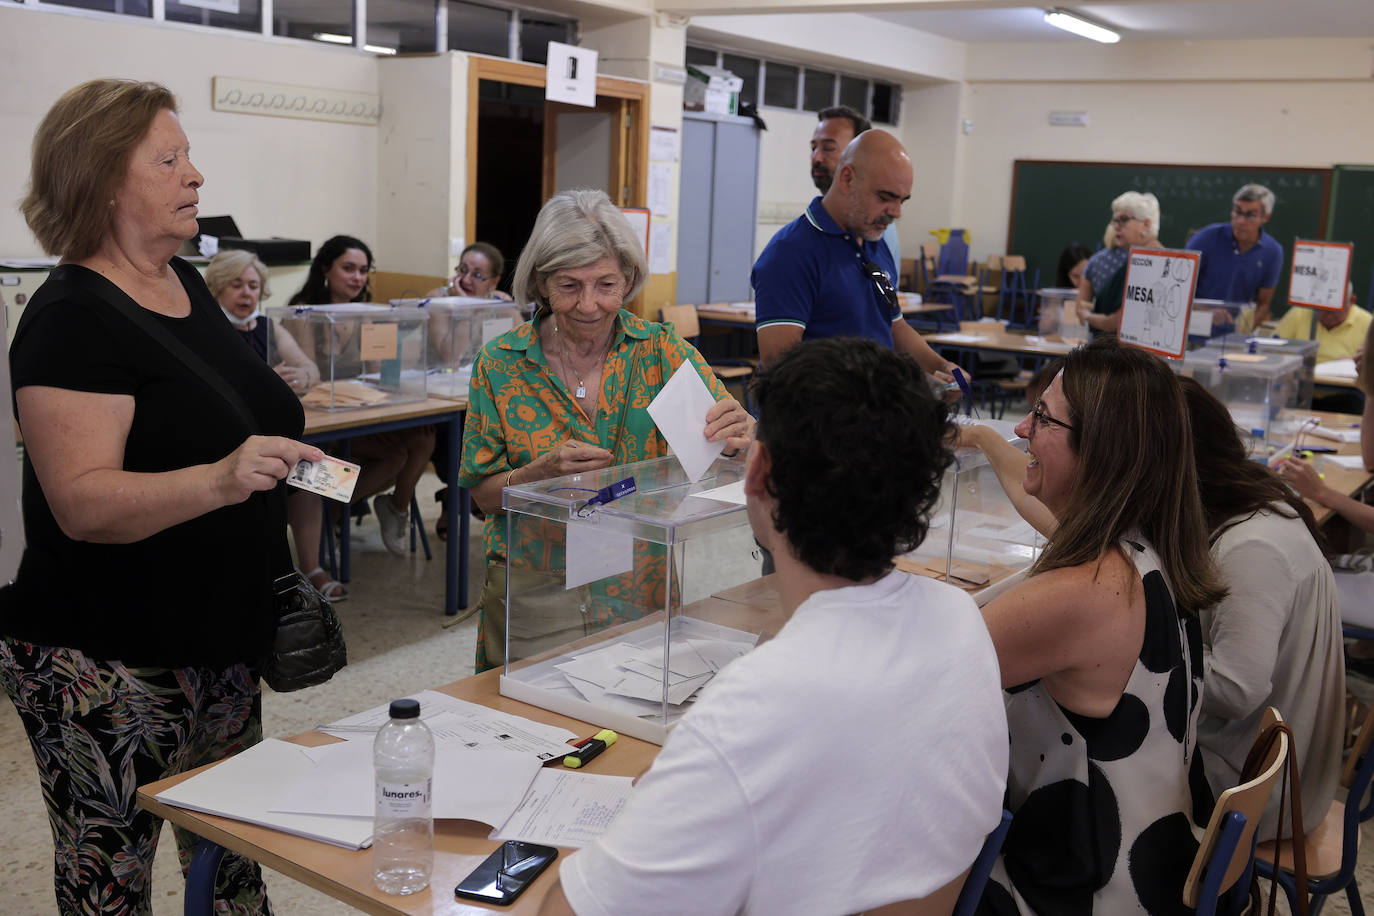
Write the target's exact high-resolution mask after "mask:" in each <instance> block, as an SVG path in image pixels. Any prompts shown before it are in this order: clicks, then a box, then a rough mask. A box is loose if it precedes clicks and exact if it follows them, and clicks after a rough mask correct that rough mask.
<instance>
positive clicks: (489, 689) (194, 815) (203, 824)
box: [137, 669, 658, 916]
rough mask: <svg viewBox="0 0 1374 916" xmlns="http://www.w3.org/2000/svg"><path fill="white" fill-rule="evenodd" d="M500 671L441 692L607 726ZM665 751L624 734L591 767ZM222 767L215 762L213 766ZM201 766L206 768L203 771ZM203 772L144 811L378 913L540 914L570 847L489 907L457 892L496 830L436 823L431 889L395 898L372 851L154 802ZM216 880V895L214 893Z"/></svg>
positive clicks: (542, 717) (173, 780) (145, 793)
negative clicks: (513, 687)
mask: <svg viewBox="0 0 1374 916" xmlns="http://www.w3.org/2000/svg"><path fill="white" fill-rule="evenodd" d="M500 674H501V672H500V670H499V669H495V670H492V671H487V672H485V673H483V674H478V675H474V676H473V677H469V678H465V679H463V680H461V681H455V682H454V683H452V684H448V685H446V686H444V687H440V688H438V689H439V690H440V691H442V692H443V693H447V694H450V695H452V696H455V697H458V698H460V699H464V700H469V701H471V702H473V703H481V704H482V705H484V706H490V707H491V708H493V709H498V710H501V711H503V712H510V713H514V714H515V715H520V716H525V717H527V718H530V719H536V720H538V721H540V722H548V723H551V724H553V725H558V726H561V727H563V728H566V729H568V730H570V731H572V732H575V733H576V734H578V735H584V736H585V735H591V734H594V733H595V732H596V731H597V729H598V728H599V726H596V725H593V724H591V723H587V722H579V721H577V720H576V719H570V718H568V717H566V716H560V715H558V714H556V713H552V712H548V711H547V710H544V709H540V708H538V707H535V706H529V705H527V704H525V703H520V702H517V701H515V700H509V699H507V698H505V697H503V696H501V695H500V693H499V692H498V690H497V684H498V679H499V678H500ZM291 740H292V741H294V742H295V743H297V744H304V745H307V746H314V745H319V744H329V743H330V742H332V741H334V740H336V739H334V738H333V737H331V736H329V735H324V734H322V733H320V732H307V733H305V734H303V735H298V736H296V737H295V738H292V739H291ZM657 753H658V746H657V745H654V744H650V743H648V742H647V741H640V740H638V739H637V738H630V737H621V738H620V740H618V741H616V743H615V746H614V747H613V748H611V749H609V750H607V751H606V752H605V753H604V754H602V755H601V756H599V757H597V758H596V760H595V761H594V762H592V763H591V764H590V765H588V767H587V771H588V772H591V773H602V774H609V775H613V776H637V775H639V774H640V773H642V772H644V770H646V769H648V767H649V764H650V763H651V762H652V761H653V759H654V755H655V754H657ZM210 766H214V764H210ZM201 769H204V768H203V767H202V768H201ZM199 772H200V769H197V770H192V771H191V772H188V773H182V774H180V775H178V776H172V777H170V778H168V779H164V780H161V781H159V782H155V783H151V784H149V785H146V786H142V787H140V788H139V790H138V799H137V800H138V806H139V807H140V808H143V809H145V810H147V811H150V812H152V813H153V814H156V815H157V816H158V817H161V818H165V819H166V820H168V821H170V822H171V823H173V824H175V825H177V826H179V827H185V828H186V829H187V830H190V831H192V832H193V833H195V834H197V835H199V836H201V837H203V838H205V839H206V840H209V841H210V842H211V843H213V844H217V845H218V846H220V847H222V848H225V849H230V850H233V851H234V852H237V853H239V854H241V855H244V856H247V857H248V858H250V859H253V860H254V861H257V862H260V863H261V864H263V865H265V866H267V867H268V868H271V869H274V870H276V871H279V872H281V873H282V874H284V875H287V876H288V877H291V878H294V879H295V880H297V881H300V882H301V883H303V884H307V885H309V886H310V887H313V888H315V889H316V890H318V891H322V892H323V893H326V894H328V895H329V896H331V897H334V898H336V899H338V900H342V901H343V902H344V903H347V904H348V905H349V906H352V907H356V908H357V909H359V910H361V911H362V912H364V913H373V914H378V916H396V914H426V916H430V914H432V916H439V914H445V916H448V914H480V913H489V912H491V910H492V909H499V910H500V911H501V912H507V913H527V914H528V913H534V912H536V911H537V910H538V909H539V904H540V903H541V902H542V901H543V899H544V895H545V894H547V893H548V890H549V888H550V887H552V886H553V882H554V879H555V878H556V877H557V875H558V866H559V863H560V862H561V860H562V858H563V856H565V855H567V854H568V853H569V850H560V851H559V858H558V859H556V860H555V861H554V863H553V865H552V866H550V867H549V869H548V871H546V872H545V873H544V874H543V875H541V876H540V877H539V879H538V880H537V881H536V882H535V883H534V885H533V886H532V887H530V888H529V889H528V890H527V891H526V892H525V893H524V894H523V895H521V897H520V899H519V900H518V901H516V903H515V904H514V905H513V906H510V907H500V908H494V907H486V906H483V905H482V904H479V903H476V902H472V901H463V900H458V899H457V898H455V897H454V896H453V888H454V887H455V886H456V885H457V884H458V882H459V881H461V880H462V879H463V878H464V877H466V876H467V874H468V873H469V872H470V871H472V869H473V867H474V866H475V864H476V863H475V862H473V861H471V860H470V859H468V858H465V857H470V856H481V857H485V856H486V855H487V854H488V853H490V852H491V851H492V850H493V849H495V848H496V846H497V845H498V844H497V841H495V840H489V839H487V835H488V834H489V833H491V827H489V826H487V825H486V824H479V823H477V822H476V821H464V820H436V821H435V822H434V871H433V873H432V875H431V877H430V886H429V887H428V888H427V889H425V890H423V891H421V892H420V893H418V894H412V895H409V896H405V897H402V896H392V895H390V894H384V893H382V892H381V891H380V890H378V889H377V887H376V885H375V884H373V882H372V851H371V850H370V849H362V850H353V849H344V848H342V847H340V846H333V845H331V844H329V843H320V842H317V841H315V840H307V839H305V838H303V837H298V836H292V835H291V834H289V833H283V832H281V831H279V830H272V829H269V828H267V827H258V826H255V825H253V824H247V823H244V822H242V821H235V820H231V819H229V818H225V817H216V816H215V815H211V814H201V813H200V812H197V811H188V810H187V809H185V808H177V807H174V806H172V805H166V804H163V803H162V802H160V801H158V800H157V799H156V798H154V796H155V795H157V793H159V792H161V791H163V790H164V789H167V788H170V787H171V786H174V785H176V784H177V783H179V782H181V781H183V780H185V779H188V778H190V777H191V776H192V775H193V774H195V773H199ZM202 847H203V848H202V849H200V850H197V852H196V855H197V857H204V856H209V855H214V853H215V851H214V850H213V849H209V850H207V849H204V844H202ZM213 887H214V884H213V880H212V881H211V882H210V883H209V890H210V891H211V892H213ZM204 891H205V888H204V887H201V888H196V889H194V893H195V896H199V894H200V893H203V892H204ZM186 893H187V904H188V906H187V913H188V914H189V913H191V912H195V910H194V908H193V907H192V904H194V903H196V902H197V900H196V899H195V896H193V888H192V886H191V883H190V882H189V881H188V883H187V891H186Z"/></svg>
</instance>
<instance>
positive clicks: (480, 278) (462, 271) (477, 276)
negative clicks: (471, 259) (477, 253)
mask: <svg viewBox="0 0 1374 916" xmlns="http://www.w3.org/2000/svg"><path fill="white" fill-rule="evenodd" d="M469 274H471V275H472V279H474V280H476V281H477V282H478V283H485V282H487V275H486V274H484V273H482V272H481V271H480V270H468V266H467V265H466V264H459V265H458V276H460V277H466V276H468V275H469Z"/></svg>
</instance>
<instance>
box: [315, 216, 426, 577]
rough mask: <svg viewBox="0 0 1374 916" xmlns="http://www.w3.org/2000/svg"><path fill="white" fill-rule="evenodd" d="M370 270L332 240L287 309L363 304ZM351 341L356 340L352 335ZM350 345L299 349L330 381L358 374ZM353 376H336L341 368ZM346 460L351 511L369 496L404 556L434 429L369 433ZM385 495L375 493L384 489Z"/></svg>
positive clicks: (352, 250) (341, 240)
mask: <svg viewBox="0 0 1374 916" xmlns="http://www.w3.org/2000/svg"><path fill="white" fill-rule="evenodd" d="M372 270H373V261H372V249H370V248H368V247H367V245H366V244H365V243H363V242H361V241H359V240H358V239H355V238H352V237H351V236H347V235H336V236H334V237H333V238H331V239H329V240H328V241H326V242H325V243H324V244H323V245H321V246H320V250H319V251H317V252H316V253H315V258H314V260H313V261H311V263H310V273H309V274H308V275H307V276H306V278H305V285H303V286H302V287H301V288H300V290H299V291H298V292H297V293H296V295H294V296H292V297H291V304H292V305H342V304H344V303H347V302H367V301H368V300H369V299H370V298H371V296H372V288H371V284H370V282H369V277H370V275H371V273H372ZM355 337H356V335H355ZM358 343H359V341H357V340H356V339H342V338H336V339H334V340H332V341H328V340H319V339H316V340H312V341H310V342H309V343H308V344H306V343H304V342H303V343H302V346H303V347H304V348H305V351H306V353H308V354H310V355H311V357H312V358H313V359H314V361H315V364H316V365H318V366H329V365H334V366H335V367H336V368H335V374H336V376H342V377H347V376H348V374H350V372H352V374H355V375H356V374H358V373H360V372H361V371H362V359H361V357H360V356H358ZM350 363H351V364H352V365H356V367H357V369H356V371H352V370H340V369H339V368H338V367H339V366H340V365H341V364H342V365H347V364H350ZM352 449H353V451H352V458H353V460H354V461H356V462H357V463H358V464H359V465H361V466H362V470H360V471H359V472H358V483H357V485H356V486H355V487H354V488H353V502H354V504H355V505H356V504H357V503H359V502H363V501H364V500H366V499H367V498H368V497H369V496H372V495H373V494H380V495H378V496H377V498H376V499H374V500H373V501H372V508H373V511H375V512H376V513H377V525H378V527H380V528H381V532H382V543H383V544H384V545H386V549H387V550H389V551H391V552H392V553H394V554H397V555H398V556H399V555H401V554H404V553H405V552H406V533H407V531H408V530H409V523H410V502H411V499H412V497H414V495H415V485H416V484H417V483H419V481H420V478H421V476H423V475H424V473H425V468H426V467H428V465H429V459H430V455H431V454H432V453H433V451H434V427H433V426H418V427H411V428H410V429H399V430H395V431H393V432H388V433H374V434H372V435H370V436H361V437H359V438H357V439H354V440H353V443H352ZM393 483H394V487H393V488H392V491H391V492H390V493H381V491H382V490H383V489H385V488H386V487H387V485H388V484H393Z"/></svg>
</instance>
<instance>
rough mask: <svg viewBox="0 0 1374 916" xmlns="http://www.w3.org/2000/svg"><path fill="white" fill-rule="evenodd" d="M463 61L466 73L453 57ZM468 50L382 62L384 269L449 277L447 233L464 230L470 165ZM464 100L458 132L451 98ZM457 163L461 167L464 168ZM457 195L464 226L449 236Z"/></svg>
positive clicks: (380, 223) (379, 183)
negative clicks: (467, 140) (459, 152)
mask: <svg viewBox="0 0 1374 916" xmlns="http://www.w3.org/2000/svg"><path fill="white" fill-rule="evenodd" d="M450 58H461V60H460V61H459V62H458V63H459V65H460V66H461V71H462V72H461V78H460V74H458V73H456V72H455V69H454V67H455V62H454V61H453V60H451V59H450ZM466 58H467V55H461V54H452V55H449V54H443V55H434V56H431V57H405V58H391V59H386V60H381V61H379V62H378V71H379V75H378V83H379V87H378V88H379V91H380V93H381V96H382V120H381V123H380V124H379V125H378V131H379V133H378V138H377V139H378V143H377V176H376V187H377V233H376V238H377V240H378V241H377V248H378V249H382V250H376V251H374V254H376V256H377V262H378V266H379V268H380V269H382V270H388V271H396V272H398V273H408V274H430V275H433V276H446V275H447V274H448V272H449V269H450V267H451V266H452V265H451V264H450V261H451V260H455V259H451V258H450V257H449V242H448V240H449V238H450V237H456V236H461V235H462V234H463V229H462V225H463V220H462V208H461V207H462V205H461V201H462V200H463V199H464V198H465V197H466V193H467V189H466V182H467V166H466V164H465V162H463V160H465V159H466V155H464V156H462V157H458V156H455V154H454V153H455V150H454V147H455V139H456V145H457V146H459V147H462V148H463V150H464V151H465V150H466V145H465V143H464V141H463V136H464V134H465V133H466V130H467V120H466V117H467V116H466V109H467V102H466V99H467V66H466ZM454 95H460V96H462V97H463V101H462V103H461V107H462V112H463V113H461V115H460V116H459V120H458V123H457V130H456V131H455V130H454V126H455V125H454V124H453V123H452V122H451V120H450V119H451V118H452V117H454V116H455V115H454V105H453V96H454ZM456 164H461V170H459V169H458V168H457V166H456ZM454 185H458V186H459V187H460V188H461V190H460V191H458V192H457V198H456V199H457V200H458V201H459V202H460V203H459V205H458V220H457V222H458V226H459V228H458V230H457V232H456V234H455V236H451V235H450V233H451V231H452V229H451V225H450V224H451V220H450V206H451V205H452V202H453V201H454V200H455V194H454Z"/></svg>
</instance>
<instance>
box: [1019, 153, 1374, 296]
mask: <svg viewBox="0 0 1374 916" xmlns="http://www.w3.org/2000/svg"><path fill="white" fill-rule="evenodd" d="M1251 182H1257V183H1259V184H1262V185H1264V186H1265V187H1267V188H1269V189H1270V190H1271V191H1273V192H1274V196H1275V198H1276V203H1275V205H1274V215H1273V217H1272V218H1271V219H1270V220H1269V222H1268V223H1267V224H1266V225H1265V227H1264V228H1265V231H1266V232H1269V233H1270V234H1271V235H1273V236H1274V238H1276V239H1278V241H1279V242H1280V243H1281V244H1282V245H1283V249H1284V251H1285V252H1290V253H1291V252H1292V250H1293V240H1294V238H1308V239H1320V238H1324V237H1325V236H1324V235H1323V232H1324V231H1325V229H1326V215H1327V199H1328V194H1329V189H1330V185H1331V170H1330V169H1314V168H1278V167H1273V166H1269V167H1265V166H1218V165H1161V164H1158V163H1154V164H1151V163H1141V162H1067V161H1051V160H1043V159H1018V160H1016V162H1015V164H1014V166H1013V173H1012V188H1011V218H1010V221H1009V229H1008V232H1007V254H1019V255H1024V256H1025V258H1026V262H1027V264H1028V265H1029V266H1030V268H1031V271H1032V274H1033V273H1034V269H1035V268H1037V267H1038V268H1039V269H1040V285H1041V286H1052V285H1053V284H1054V270H1055V265H1056V263H1057V262H1058V260H1059V253H1060V252H1061V251H1063V250H1064V248H1065V247H1066V246H1067V245H1069V244H1070V243H1072V242H1079V243H1081V244H1083V245H1086V246H1087V247H1088V249H1089V250H1091V251H1095V250H1097V248H1098V247H1099V246H1100V245H1101V244H1102V234H1103V232H1104V231H1105V230H1106V228H1107V221H1108V220H1110V219H1111V216H1112V214H1111V206H1112V200H1113V198H1115V197H1116V196H1117V195H1119V194H1121V193H1123V192H1125V191H1149V192H1151V193H1153V194H1154V195H1155V196H1156V197H1158V198H1159V209H1160V227H1161V231H1160V234H1159V241H1160V244H1162V245H1164V246H1165V247H1166V248H1182V247H1183V244H1184V242H1186V241H1187V240H1188V233H1189V232H1190V231H1191V230H1196V229H1201V228H1202V227H1203V226H1206V225H1208V224H1209V223H1217V222H1222V221H1224V220H1227V219H1229V218H1230V214H1231V195H1233V194H1235V193H1236V191H1237V190H1238V189H1239V188H1240V186H1241V185H1244V184H1249V183H1251ZM1362 215H1363V217H1364V219H1365V220H1366V221H1367V220H1368V219H1370V218H1371V217H1370V216H1369V214H1368V212H1366V213H1364V214H1362ZM1286 261H1287V259H1286V258H1285V264H1284V272H1283V275H1282V277H1281V278H1280V280H1279V285H1278V288H1277V289H1276V290H1275V292H1274V303H1275V305H1276V306H1277V307H1276V308H1275V309H1274V310H1273V311H1274V315H1275V316H1276V317H1277V316H1278V315H1280V314H1282V313H1283V311H1284V310H1285V308H1286V302H1287V290H1288V264H1287V263H1286Z"/></svg>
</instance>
